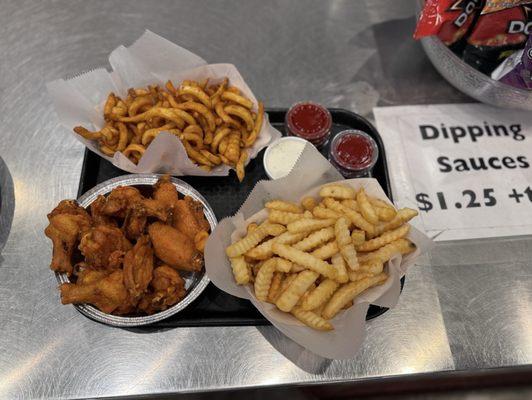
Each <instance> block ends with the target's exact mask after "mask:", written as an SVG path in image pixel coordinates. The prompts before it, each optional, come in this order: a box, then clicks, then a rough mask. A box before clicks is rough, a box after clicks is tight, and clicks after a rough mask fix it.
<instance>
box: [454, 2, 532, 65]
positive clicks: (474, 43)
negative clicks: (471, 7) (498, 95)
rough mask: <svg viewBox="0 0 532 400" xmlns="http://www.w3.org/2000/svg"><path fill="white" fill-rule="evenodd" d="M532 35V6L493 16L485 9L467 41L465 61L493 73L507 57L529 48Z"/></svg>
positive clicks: (512, 9)
mask: <svg viewBox="0 0 532 400" xmlns="http://www.w3.org/2000/svg"><path fill="white" fill-rule="evenodd" d="M514 1H516V0H514ZM499 6H502V5H501V4H499ZM491 9H493V8H491ZM530 33H532V7H530V6H517V7H512V8H507V9H503V10H502V11H497V12H491V13H485V10H483V11H482V14H481V15H480V17H479V18H478V20H477V22H476V23H475V26H474V27H473V29H472V30H471V34H470V35H469V36H468V38H467V46H466V47H465V49H464V53H463V59H464V61H465V62H467V63H468V64H470V65H471V66H473V67H474V68H476V69H478V70H479V71H482V72H484V73H486V74H490V73H491V72H492V71H493V70H494V69H495V68H496V67H497V66H498V65H499V64H500V63H501V62H502V61H503V60H504V59H505V58H506V57H508V56H509V55H511V54H512V53H514V52H515V51H516V50H518V49H522V48H523V47H524V46H525V42H526V40H527V37H528V34H530Z"/></svg>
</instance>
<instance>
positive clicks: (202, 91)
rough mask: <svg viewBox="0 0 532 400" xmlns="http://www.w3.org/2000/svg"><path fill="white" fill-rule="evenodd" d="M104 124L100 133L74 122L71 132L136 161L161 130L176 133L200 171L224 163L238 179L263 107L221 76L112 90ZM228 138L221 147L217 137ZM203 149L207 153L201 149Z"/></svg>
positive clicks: (104, 149)
mask: <svg viewBox="0 0 532 400" xmlns="http://www.w3.org/2000/svg"><path fill="white" fill-rule="evenodd" d="M103 116H104V119H105V125H104V126H103V128H102V129H100V130H98V131H89V130H88V129H86V128H84V127H82V126H76V127H75V128H74V132H75V133H77V134H78V135H80V136H82V137H83V138H85V139H87V140H92V141H96V142H97V144H98V146H99V148H100V150H101V151H102V152H103V153H104V154H106V155H107V156H110V157H113V156H114V154H115V153H116V152H122V153H123V154H124V155H125V156H126V157H128V158H129V159H130V160H131V161H132V162H133V163H135V164H137V163H138V162H139V160H140V158H141V157H142V155H143V154H144V152H145V151H146V147H147V146H149V144H150V143H151V142H152V141H153V140H154V139H155V138H156V137H157V136H158V135H159V134H160V133H161V132H168V133H170V134H172V135H175V136H176V137H177V138H179V140H181V142H182V143H183V146H184V147H185V149H186V151H187V154H188V156H189V158H190V159H191V160H192V161H194V162H195V163H196V164H197V165H198V166H200V168H202V169H209V170H210V169H211V168H213V167H214V166H216V165H219V164H221V163H222V162H223V163H225V164H226V165H228V166H230V167H231V168H235V170H236V172H237V176H238V178H239V180H240V181H242V180H243V179H244V164H245V162H246V160H247V156H248V152H246V151H245V150H244V149H246V148H249V147H251V146H253V144H254V143H255V141H256V140H257V137H258V136H259V133H260V130H261V129H262V124H263V121H264V105H263V104H262V103H261V102H258V104H257V105H255V104H253V102H252V101H251V100H250V99H248V98H246V97H245V96H244V95H243V94H242V93H241V92H240V90H238V89H237V88H235V87H234V86H231V85H230V84H229V80H228V79H227V78H224V79H223V80H222V81H221V82H220V83H215V84H210V85H209V84H208V81H206V82H205V83H199V82H195V81H191V80H188V81H183V82H182V83H181V85H180V86H179V87H177V88H176V86H175V85H174V84H173V83H172V82H171V81H168V82H167V83H166V85H164V86H159V85H152V86H149V87H148V88H137V89H129V90H128V92H127V95H126V96H125V97H124V98H121V97H119V96H117V95H116V94H114V93H110V94H109V96H108V97H107V101H106V102H105V104H104V106H103ZM225 137H229V138H230V140H229V142H228V143H227V145H225V146H220V143H221V141H222V140H223V139H224V138H225ZM205 152H207V153H205Z"/></svg>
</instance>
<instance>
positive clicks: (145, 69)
mask: <svg viewBox="0 0 532 400" xmlns="http://www.w3.org/2000/svg"><path fill="white" fill-rule="evenodd" d="M109 62H110V64H111V66H112V68H113V71H112V72H111V73H109V72H108V71H107V70H105V69H104V68H99V69H95V70H93V71H89V72H87V73H84V74H81V75H78V76H76V77H74V78H72V79H67V80H64V79H58V80H56V81H53V82H50V83H48V84H47V85H46V87H47V89H48V93H49V94H50V96H51V98H52V101H53V103H54V107H55V110H56V112H57V115H58V117H59V121H60V122H61V124H62V125H63V126H64V127H65V128H66V130H68V132H69V133H70V134H71V135H74V137H75V138H76V139H77V140H79V141H81V142H82V143H83V144H84V145H85V146H87V147H88V148H89V149H90V150H92V151H93V152H95V153H97V154H98V155H100V156H101V157H103V158H105V159H106V160H108V161H110V162H111V163H113V164H114V165H115V166H116V167H118V168H120V169H123V170H124V171H128V172H132V173H168V174H172V175H201V176H222V175H228V174H229V169H230V168H229V167H227V166H225V165H221V166H218V167H216V168H214V169H213V170H211V171H210V172H207V171H204V170H202V169H200V168H199V167H197V166H196V165H194V163H193V162H192V161H190V160H189V158H188V156H187V153H186V151H185V148H184V147H183V145H182V144H181V141H180V140H179V139H178V138H177V137H175V136H174V135H171V134H169V133H166V132H161V134H159V135H158V136H157V137H156V138H155V139H154V140H153V141H152V142H151V144H150V145H149V146H148V148H147V149H146V151H145V153H144V155H143V156H142V158H141V159H140V161H139V163H138V165H135V164H134V163H133V162H131V161H130V160H129V159H128V158H127V157H126V156H124V155H123V154H122V153H120V152H116V153H115V154H114V156H113V157H109V156H107V155H105V154H103V153H102V152H101V151H100V150H99V149H98V146H97V144H96V143H95V142H93V141H90V140H86V139H84V138H83V137H81V136H79V135H78V134H76V133H74V132H73V130H72V129H73V128H74V127H75V126H77V125H81V126H84V127H86V128H87V129H89V130H99V129H101V128H103V126H104V119H103V106H104V104H105V101H106V100H107V96H108V95H109V93H110V92H114V93H115V94H117V95H119V96H121V97H123V96H126V94H127V90H128V89H129V88H131V87H145V86H147V85H151V84H159V85H164V84H165V83H166V81H168V80H171V81H172V82H174V83H175V84H179V83H180V82H181V81H183V80H185V79H191V80H203V79H206V78H208V79H209V81H210V82H212V83H217V82H220V81H221V80H222V79H223V78H224V77H228V78H229V82H230V83H231V85H233V86H236V87H237V88H239V89H240V90H241V91H242V93H243V94H244V95H245V96H247V97H248V98H249V99H250V100H251V101H252V102H253V104H254V111H257V99H256V98H255V96H254V95H253V93H252V92H251V89H250V88H249V87H248V85H247V84H246V82H244V79H243V78H242V76H241V75H240V73H239V72H238V70H237V69H236V67H235V66H234V65H232V64H207V63H206V62H205V60H203V59H202V58H200V57H198V56H197V55H195V54H193V53H191V52H190V51H188V50H186V49H184V48H182V47H180V46H178V45H176V44H174V43H172V42H170V41H168V40H166V39H164V38H162V37H160V36H158V35H156V34H154V33H153V32H150V31H146V32H145V33H144V34H143V35H142V36H141V37H140V38H139V39H138V40H137V41H136V42H135V43H133V45H131V46H130V47H124V46H119V47H117V48H116V49H115V50H113V52H112V53H111V54H110V55H109ZM280 136H281V133H280V132H279V131H277V130H276V129H275V128H274V127H273V126H272V125H271V124H270V122H269V120H268V117H267V115H266V116H265V119H264V123H263V125H262V129H261V131H260V133H259V136H258V138H257V141H256V142H255V143H254V145H253V147H251V148H250V149H248V153H249V157H248V161H247V162H249V160H250V159H252V158H255V157H256V156H257V154H258V153H259V152H260V151H261V150H262V149H263V148H264V147H266V146H267V145H268V144H269V143H271V142H272V141H273V140H275V139H277V138H279V137H280Z"/></svg>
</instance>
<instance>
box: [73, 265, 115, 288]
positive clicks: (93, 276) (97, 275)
mask: <svg viewBox="0 0 532 400" xmlns="http://www.w3.org/2000/svg"><path fill="white" fill-rule="evenodd" d="M107 275H109V272H108V271H106V270H97V269H92V268H90V267H86V268H83V269H82V270H81V271H80V272H79V273H78V279H77V281H76V284H78V285H88V284H91V283H94V282H97V281H99V280H101V279H103V278H105V277H106V276H107Z"/></svg>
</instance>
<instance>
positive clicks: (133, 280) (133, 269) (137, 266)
mask: <svg viewBox="0 0 532 400" xmlns="http://www.w3.org/2000/svg"><path fill="white" fill-rule="evenodd" d="M152 273H153V249H152V246H151V243H150V238H149V237H148V236H146V235H144V236H141V237H140V238H139V239H138V240H137V243H135V246H133V248H132V249H131V250H129V251H128V252H127V253H126V255H125V256H124V285H125V286H126V289H127V290H128V292H129V295H130V296H131V297H132V298H133V299H137V298H139V297H140V296H142V295H143V294H144V292H145V291H146V289H147V288H148V285H149V284H150V282H151V280H152Z"/></svg>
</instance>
